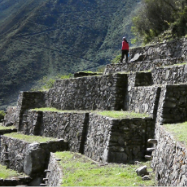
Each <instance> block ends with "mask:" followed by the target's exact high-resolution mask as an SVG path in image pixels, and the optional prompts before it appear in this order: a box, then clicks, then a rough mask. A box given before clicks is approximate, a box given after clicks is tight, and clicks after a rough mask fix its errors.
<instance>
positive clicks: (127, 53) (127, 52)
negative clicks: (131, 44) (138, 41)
mask: <svg viewBox="0 0 187 187" xmlns="http://www.w3.org/2000/svg"><path fill="white" fill-rule="evenodd" d="M125 55H126V63H127V62H128V55H129V51H125Z"/></svg>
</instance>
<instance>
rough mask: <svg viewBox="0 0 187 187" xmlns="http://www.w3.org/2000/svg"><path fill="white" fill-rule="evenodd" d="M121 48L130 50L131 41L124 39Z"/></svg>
mask: <svg viewBox="0 0 187 187" xmlns="http://www.w3.org/2000/svg"><path fill="white" fill-rule="evenodd" d="M121 50H129V43H128V42H126V41H122V48H121Z"/></svg>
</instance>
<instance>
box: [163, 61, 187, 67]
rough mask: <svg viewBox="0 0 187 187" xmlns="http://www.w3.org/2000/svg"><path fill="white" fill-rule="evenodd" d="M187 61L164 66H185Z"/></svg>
mask: <svg viewBox="0 0 187 187" xmlns="http://www.w3.org/2000/svg"><path fill="white" fill-rule="evenodd" d="M186 64H187V62H183V63H180V64H173V65H168V66H163V68H168V67H173V66H183V65H186Z"/></svg>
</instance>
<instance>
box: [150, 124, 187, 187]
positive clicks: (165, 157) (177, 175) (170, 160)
mask: <svg viewBox="0 0 187 187" xmlns="http://www.w3.org/2000/svg"><path fill="white" fill-rule="evenodd" d="M157 128H158V129H157V134H156V139H157V140H158V144H157V146H156V147H155V151H154V152H153V160H152V167H153V169H154V171H155V173H156V180H157V181H158V185H159V186H186V185H187V176H186V173H187V167H186V160H187V150H186V147H185V146H184V145H182V144H181V143H179V142H176V140H175V139H174V138H173V136H172V135H171V134H170V133H168V132H167V131H166V130H165V129H164V127H162V126H158V127H157Z"/></svg>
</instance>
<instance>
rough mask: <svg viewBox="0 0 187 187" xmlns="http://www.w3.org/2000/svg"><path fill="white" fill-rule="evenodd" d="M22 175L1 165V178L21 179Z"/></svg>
mask: <svg viewBox="0 0 187 187" xmlns="http://www.w3.org/2000/svg"><path fill="white" fill-rule="evenodd" d="M21 175H22V174H21V173H17V172H16V171H14V170H11V169H6V166H3V165H0V178H2V179H10V178H11V177H19V176H21Z"/></svg>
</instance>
